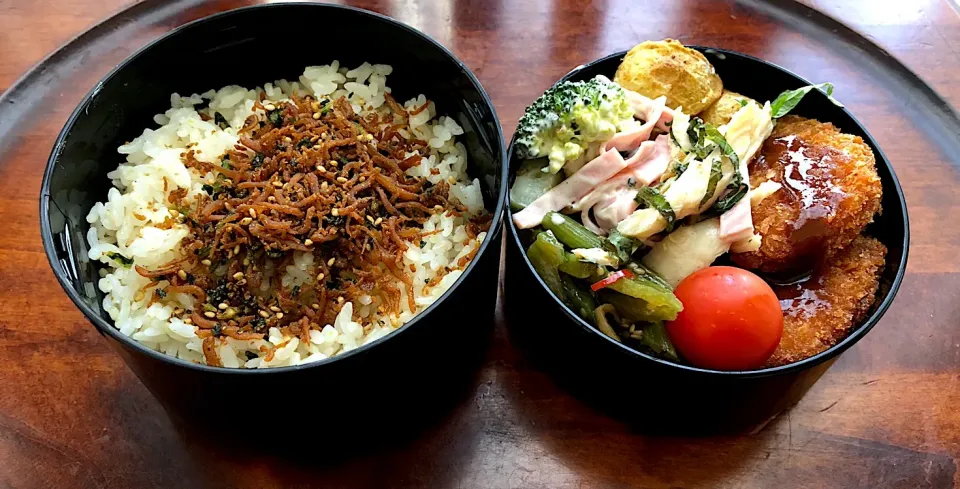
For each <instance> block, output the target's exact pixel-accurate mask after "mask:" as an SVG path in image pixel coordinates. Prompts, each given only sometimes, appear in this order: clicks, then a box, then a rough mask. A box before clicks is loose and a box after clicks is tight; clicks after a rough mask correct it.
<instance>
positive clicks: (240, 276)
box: [233, 272, 243, 280]
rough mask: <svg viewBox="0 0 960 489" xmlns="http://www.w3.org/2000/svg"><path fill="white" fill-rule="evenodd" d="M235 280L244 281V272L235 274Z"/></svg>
mask: <svg viewBox="0 0 960 489" xmlns="http://www.w3.org/2000/svg"><path fill="white" fill-rule="evenodd" d="M233 278H235V279H237V280H240V279H242V278H243V272H237V273H235V274H233Z"/></svg>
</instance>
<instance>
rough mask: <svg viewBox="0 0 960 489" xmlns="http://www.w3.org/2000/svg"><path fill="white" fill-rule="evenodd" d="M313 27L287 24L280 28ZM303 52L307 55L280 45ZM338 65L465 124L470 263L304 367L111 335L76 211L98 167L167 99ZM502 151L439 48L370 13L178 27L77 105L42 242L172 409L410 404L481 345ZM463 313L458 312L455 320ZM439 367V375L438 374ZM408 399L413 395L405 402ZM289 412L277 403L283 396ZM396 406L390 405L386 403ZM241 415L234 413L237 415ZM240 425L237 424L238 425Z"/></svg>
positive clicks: (495, 245)
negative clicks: (406, 319)
mask: <svg viewBox="0 0 960 489" xmlns="http://www.w3.org/2000/svg"><path fill="white" fill-rule="evenodd" d="M290 19H297V22H298V23H302V25H317V26H323V28H322V39H327V40H337V39H350V41H349V42H339V41H334V42H332V43H331V42H325V41H322V39H321V37H318V35H320V33H319V32H318V31H315V30H313V29H290V28H289V22H288V21H289V20H290ZM278 40H282V45H284V46H314V47H315V48H313V49H283V48H278V44H277V41H278ZM333 60H339V61H340V63H341V65H343V66H348V67H353V66H357V65H359V64H360V63H362V62H364V61H369V62H371V63H383V64H389V65H392V66H393V73H392V74H391V75H389V76H388V78H387V83H388V85H389V86H390V87H391V88H392V89H393V94H394V96H395V97H396V98H397V99H398V100H400V101H403V100H407V99H409V98H412V97H415V96H417V95H418V94H421V93H422V94H425V95H426V96H427V98H429V99H430V100H432V101H434V102H435V103H436V106H437V111H438V113H439V114H445V115H448V116H450V117H453V118H454V119H455V120H456V121H457V122H458V123H459V124H460V125H461V126H462V127H463V128H464V131H465V133H464V135H463V136H461V137H460V141H461V142H463V143H464V145H465V146H466V148H467V151H468V153H469V169H468V172H469V174H470V177H471V178H479V180H480V184H481V187H482V190H483V195H484V202H485V205H486V207H487V209H488V210H490V211H492V212H494V216H495V219H494V221H493V223H492V225H491V229H490V232H489V234H488V236H487V238H486V240H485V242H484V243H483V245H482V247H481V249H480V251H479V253H478V255H477V258H476V259H475V260H474V261H473V263H471V265H470V266H468V268H467V269H466V271H465V273H464V274H463V276H462V278H461V279H460V280H459V281H458V283H457V284H456V285H455V286H454V287H453V288H451V289H450V290H449V291H448V292H447V293H446V294H445V295H444V296H443V297H442V298H441V299H440V300H439V301H438V302H437V303H435V304H434V305H432V306H431V307H430V308H429V309H428V310H426V311H424V312H423V313H422V314H420V315H419V316H418V317H417V318H415V319H414V320H413V321H411V322H410V323H408V324H407V325H405V326H404V327H403V328H401V329H400V330H399V331H397V332H396V333H394V334H391V335H389V336H387V337H386V338H384V339H382V340H380V341H377V342H374V343H373V344H370V345H366V346H364V347H361V348H358V349H356V350H353V351H351V352H348V353H346V354H343V355H340V356H337V357H334V358H331V359H328V360H324V361H321V362H317V363H316V364H311V365H307V366H302V367H284V368H279V369H267V370H258V371H251V370H231V369H224V368H214V367H207V366H202V365H196V364H191V363H188V362H184V361H181V360H177V359H173V358H171V357H168V356H165V355H163V354H160V353H157V352H155V351H152V350H150V349H148V348H145V347H143V346H142V345H140V344H139V343H136V342H134V341H132V340H130V339H129V338H127V337H125V336H123V335H122V334H120V333H119V332H118V331H117V330H116V328H114V327H113V325H112V323H111V320H110V318H109V316H108V315H107V314H106V313H105V312H104V311H103V310H102V308H101V307H100V303H101V302H102V299H103V296H102V293H101V292H100V291H99V289H98V288H97V280H98V275H97V265H96V264H95V263H91V261H90V260H88V259H87V257H86V252H87V245H86V239H85V235H86V231H87V229H88V224H87V222H86V215H87V213H88V212H89V210H90V208H91V207H92V206H93V204H94V203H95V202H97V201H101V200H105V198H106V195H107V190H108V189H109V187H110V181H109V179H108V178H107V177H106V174H107V172H109V171H111V170H113V169H115V168H116V166H117V165H118V164H119V163H120V162H121V161H122V155H120V154H118V153H117V147H118V146H119V145H120V144H122V143H123V142H125V141H128V140H130V139H133V138H134V137H136V136H138V135H139V134H140V133H141V132H142V131H143V129H144V128H146V127H156V124H155V123H154V122H153V120H152V117H153V115H154V114H158V113H162V112H164V111H165V110H166V109H168V108H169V107H170V94H171V93H174V92H177V93H180V94H184V95H186V94H191V93H202V92H204V91H206V90H209V89H211V88H219V87H222V86H225V85H231V84H235V85H242V86H247V87H252V86H256V85H262V84H263V83H265V82H271V81H273V80H277V79H281V78H286V79H288V80H295V79H297V77H298V76H299V75H300V74H301V73H302V72H303V68H304V67H305V66H309V65H318V64H327V63H330V62H332V61H333ZM504 154H505V150H504V142H503V135H502V131H501V128H500V124H499V121H498V119H497V115H496V112H495V110H494V108H493V105H492V103H491V102H490V99H489V98H488V96H487V94H486V92H485V91H484V90H483V88H482V87H481V86H480V84H479V82H478V81H477V79H476V78H475V77H474V75H473V74H472V73H471V72H470V71H469V70H468V69H467V68H466V67H465V66H464V65H463V63H462V62H460V61H459V60H458V59H456V57H454V56H453V55H452V54H451V53H450V52H449V51H447V50H446V49H445V48H443V47H442V46H440V45H439V44H437V43H436V42H435V41H433V40H431V39H430V38H428V37H427V36H425V35H424V34H422V33H420V32H418V31H416V30H414V29H413V28H411V27H409V26H406V25H404V24H401V23H399V22H396V21H394V20H391V19H389V18H387V17H383V16H381V15H378V14H373V13H370V12H366V11H362V10H358V9H353V8H347V7H339V6H333V5H320V4H274V5H262V6H256V7H249V8H243V9H238V10H233V11H229V12H224V13H221V14H217V15H214V16H211V17H207V18H204V19H201V20H198V21H196V22H193V23H190V24H187V25H185V26H183V27H180V28H178V29H176V30H174V31H172V32H170V33H169V34H167V35H165V36H163V37H162V38H160V39H159V40H157V41H156V42H154V43H151V44H150V45H148V46H147V47H145V48H143V49H142V50H140V51H139V52H137V53H135V54H134V55H132V56H131V57H130V58H128V59H127V60H125V61H124V62H123V63H121V64H120V65H119V66H118V67H117V68H116V69H115V70H114V71H112V72H111V73H110V74H108V75H107V76H106V77H105V78H104V79H103V80H101V81H100V82H99V83H98V84H97V86H96V87H95V88H94V89H93V90H92V91H91V92H90V94H88V95H87V97H85V99H84V100H83V101H82V102H81V104H80V106H79V107H78V108H77V110H76V112H75V113H74V114H73V115H72V116H71V118H70V119H69V120H68V122H67V124H66V126H65V127H64V129H63V131H62V132H61V134H60V137H59V138H58V140H57V143H56V145H55V147H54V148H53V152H52V154H51V157H50V160H49V162H48V166H47V170H46V173H45V175H44V180H43V186H42V191H41V203H40V205H41V221H42V222H41V228H42V229H41V233H42V237H43V240H44V246H45V248H46V251H47V255H48V258H49V259H50V262H51V265H52V267H53V270H54V272H55V274H56V276H57V278H58V280H59V281H60V283H61V284H62V285H63V287H64V290H65V291H66V292H67V294H68V295H69V296H70V298H71V299H72V300H73V301H74V303H76V305H77V306H78V307H79V308H80V309H81V311H82V312H83V313H84V314H85V315H86V317H87V318H88V319H89V320H90V321H91V322H92V323H93V324H94V326H96V327H97V329H98V330H99V331H100V333H101V334H103V335H104V336H106V337H107V338H109V339H110V340H111V342H112V343H113V344H114V345H115V346H118V347H119V348H118V350H119V352H120V353H121V355H122V356H123V357H124V359H125V360H126V362H127V363H128V365H129V366H130V367H131V368H132V369H133V370H134V371H135V372H136V373H137V375H138V376H139V377H140V378H141V380H142V381H143V382H144V383H145V384H146V385H147V386H148V387H149V388H150V390H151V391H153V392H154V393H155V394H156V395H157V396H158V398H159V399H160V400H161V401H162V402H163V403H164V404H165V405H166V406H168V407H170V408H173V410H174V411H175V412H176V414H185V415H187V416H190V415H191V413H196V412H201V413H210V412H222V409H220V407H222V406H226V405H236V404H237V403H238V402H239V403H242V402H243V401H242V399H243V398H244V396H249V395H253V397H254V398H261V399H262V395H263V393H267V392H277V393H281V392H295V393H296V396H295V397H296V399H297V403H301V404H304V405H310V406H312V408H311V409H312V410H315V412H319V411H316V410H320V411H322V410H324V409H329V410H333V409H336V410H337V411H339V412H355V411H351V410H352V409H355V408H357V406H375V405H380V406H382V405H384V402H385V400H389V401H391V404H393V403H392V401H393V400H396V399H403V400H404V402H410V401H411V400H412V399H413V398H415V396H416V393H418V392H430V391H434V390H437V389H442V388H444V384H446V383H448V382H447V380H446V379H447V378H448V377H449V376H450V375H452V374H451V372H452V371H454V370H455V369H454V368H452V365H460V364H463V363H464V362H462V361H461V360H463V359H465V358H471V355H470V354H469V353H470V352H471V351H476V350H477V349H478V348H480V347H481V345H482V344H483V340H484V338H485V337H486V334H487V332H488V331H489V329H490V328H491V327H492V323H493V315H494V308H495V302H496V293H497V275H498V273H497V272H498V268H499V267H498V265H499V261H500V240H499V235H500V226H501V220H500V216H501V214H502V208H503V202H504V198H505V186H504V180H505V178H506V171H505V168H504V165H503V161H504V158H505V156H504ZM467 310H469V311H470V314H469V315H465V314H463V312H464V311H467ZM438 366H444V368H437V367H438ZM411 396H413V397H411ZM283 404H284V405H288V404H289V402H288V400H284V401H283ZM393 407H394V408H398V406H396V405H393ZM236 414H238V415H239V414H241V413H236ZM241 417H242V416H241Z"/></svg>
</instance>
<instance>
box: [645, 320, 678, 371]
mask: <svg viewBox="0 0 960 489" xmlns="http://www.w3.org/2000/svg"><path fill="white" fill-rule="evenodd" d="M640 342H641V343H643V344H644V345H646V346H647V348H650V349H651V350H653V352H654V353H656V354H657V355H658V356H660V357H663V358H665V359H667V360H671V361H674V362H676V361H678V360H679V358H678V357H677V350H676V349H674V347H673V343H671V342H670V337H669V336H667V329H666V328H665V327H664V326H663V323H662V322H659V321H657V322H655V323H650V324H648V325H646V326H644V327H643V335H642V336H641V337H640Z"/></svg>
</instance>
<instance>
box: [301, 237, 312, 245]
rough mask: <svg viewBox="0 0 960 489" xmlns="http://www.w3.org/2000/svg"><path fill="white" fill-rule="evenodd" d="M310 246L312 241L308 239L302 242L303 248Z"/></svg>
mask: <svg viewBox="0 0 960 489" xmlns="http://www.w3.org/2000/svg"><path fill="white" fill-rule="evenodd" d="M312 244H313V240H312V239H310V238H307V239H305V240H303V246H310V245H312Z"/></svg>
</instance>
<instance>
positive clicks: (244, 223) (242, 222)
mask: <svg viewBox="0 0 960 489" xmlns="http://www.w3.org/2000/svg"><path fill="white" fill-rule="evenodd" d="M251 222H253V219H250V218H249V217H244V218H243V219H240V225H241V226H247V225H249V224H250V223H251Z"/></svg>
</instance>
